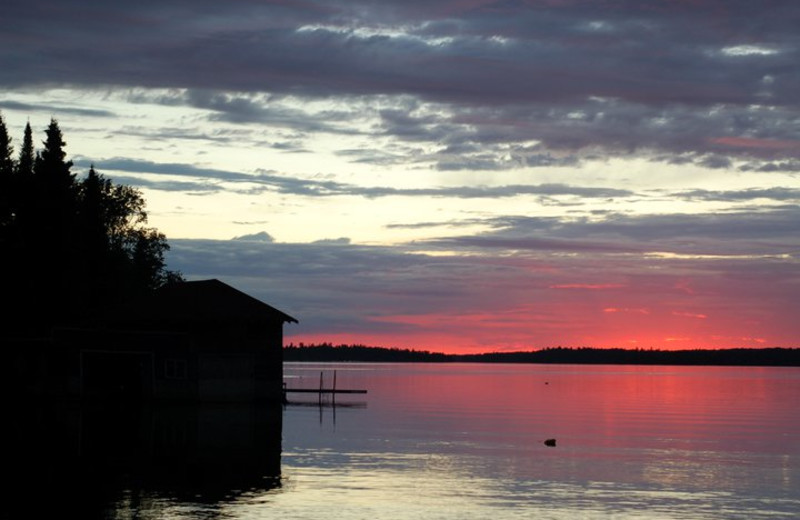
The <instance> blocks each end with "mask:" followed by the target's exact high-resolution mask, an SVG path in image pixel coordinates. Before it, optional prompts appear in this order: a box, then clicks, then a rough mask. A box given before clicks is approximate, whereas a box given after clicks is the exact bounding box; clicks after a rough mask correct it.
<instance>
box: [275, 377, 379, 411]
mask: <svg viewBox="0 0 800 520" xmlns="http://www.w3.org/2000/svg"><path fill="white" fill-rule="evenodd" d="M289 393H295V394H318V395H319V400H320V402H322V396H323V395H331V396H333V399H334V400H335V399H336V394H366V393H367V391H366V390H360V389H352V388H336V371H335V370H334V371H333V386H331V387H329V388H325V385H324V378H323V373H322V372H320V373H319V388H289V387H287V386H286V383H283V402H284V403H286V402H288V399H287V398H286V394H289Z"/></svg>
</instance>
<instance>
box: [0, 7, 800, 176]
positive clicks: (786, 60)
mask: <svg viewBox="0 0 800 520" xmlns="http://www.w3.org/2000/svg"><path fill="white" fill-rule="evenodd" d="M799 11H800V9H798V8H797V5H796V4H795V3H794V2H791V1H786V0H765V1H763V2H758V3H757V4H754V3H753V2H746V1H741V0H730V1H727V2H725V3H724V4H722V3H720V2H719V1H717V0H699V1H695V2H691V3H675V2H668V1H657V2H647V3H646V4H643V3H642V2H637V1H634V0H613V1H611V0H608V1H591V2H590V1H586V0H570V1H566V2H534V1H532V2H513V3H509V2H491V1H490V2H479V3H476V2H465V1H448V2H436V3H433V4H430V5H429V4H427V3H418V2H405V1H394V2H392V1H390V2H381V3H380V4H375V3H373V2H370V1H366V0H363V1H355V2H327V1H326V2H317V1H311V0H310V1H308V2H293V3H286V2H259V3H253V2H226V3H211V2H207V1H198V2H170V3H168V4H164V3H163V2H151V1H142V2H135V3H106V4H101V3H97V2H93V1H90V0H66V1H64V2H60V3H59V4H58V6H54V4H52V3H51V2H44V0H32V1H31V2H26V3H25V4H20V3H14V5H12V6H11V7H9V8H6V9H5V10H4V31H3V32H2V34H0V45H2V46H3V48H6V49H14V52H7V53H4V54H3V55H2V56H0V86H3V87H5V88H6V89H15V90H24V89H28V88H39V87H46V86H59V85H77V86H86V87H92V88H95V87H101V86H111V87H125V88H128V87H143V88H153V87H158V88H174V89H182V92H183V93H182V94H181V96H182V97H183V99H182V100H180V102H181V103H188V104H190V105H193V106H196V107H198V108H203V109H204V110H208V111H210V116H209V117H210V118H211V119H213V120H217V121H225V122H234V123H252V124H275V125H283V126H290V127H292V126H297V127H298V128H301V127H303V128H306V129H308V131H336V132H347V131H351V132H352V131H360V130H356V129H354V128H352V127H349V126H348V125H346V124H335V123H332V121H335V120H336V118H337V117H341V116H343V115H345V114H344V113H339V114H337V113H334V112H332V113H330V114H326V115H325V116H324V117H318V118H310V117H308V114H303V113H302V110H296V109H295V110H288V109H287V108H286V107H285V106H281V105H280V103H279V100H280V99H281V98H282V97H285V96H294V97H299V98H308V97H314V98H316V99H330V98H334V97H336V98H338V99H349V100H351V101H352V100H362V102H365V103H366V104H372V105H373V110H374V111H376V112H377V113H378V114H379V116H380V120H381V125H380V127H379V128H378V130H379V131H382V132H384V133H386V134H388V135H391V136H393V137H395V138H397V139H399V140H409V141H419V140H421V139H424V140H426V142H442V143H447V141H448V139H449V140H450V142H473V143H476V144H479V145H484V146H485V145H490V144H491V143H497V142H501V140H502V141H505V142H510V143H524V142H526V141H530V140H536V141H539V142H540V143H542V144H543V146H544V147H545V149H544V150H542V151H540V153H538V154H536V155H533V156H531V157H530V158H528V161H529V162H534V163H535V162H537V161H541V160H545V159H546V158H547V157H548V155H546V152H547V151H548V150H570V151H578V150H585V149H589V148H595V149H600V150H606V153H612V154H630V153H645V152H646V151H648V150H654V151H656V152H658V151H664V152H667V153H668V154H680V153H691V154H699V156H698V157H697V159H696V162H697V163H698V164H705V165H707V166H711V167H723V166H727V165H730V164H731V163H730V162H728V161H730V159H729V158H731V157H748V158H756V159H758V161H760V162H763V163H768V164H772V165H778V164H782V163H781V162H780V159H788V158H792V159H797V158H798V156H800V146H798V142H799V141H800V130H798V128H800V124H798V123H799V122H800V109H798V106H800V94H798V93H799V92H800V71H798V67H797V66H796V63H798V62H800V37H798V34H797V31H796V27H797V26H798V25H799V24H800V14H799ZM386 97H390V98H405V99H410V100H412V101H413V102H415V103H422V104H429V105H434V106H441V107H445V108H446V109H447V110H446V111H445V112H441V115H439V116H435V115H432V114H433V112H427V113H422V112H420V113H412V112H405V113H404V112H402V111H397V110H394V111H393V110H392V109H385V107H381V106H379V104H378V103H376V102H375V101H374V99H377V98H386ZM370 99H372V100H373V101H370ZM365 100H366V101H365ZM173 101H174V100H173ZM350 115H351V116H352V114H350ZM437 136H439V137H441V136H444V137H445V138H444V139H439V140H437ZM730 137H735V138H740V140H739V141H731V140H730V139H727V138H730ZM521 164H524V157H523V161H522V163H521ZM439 167H440V168H443V169H458V168H467V167H473V168H474V167H478V168H486V169H497V168H498V167H500V166H498V160H497V154H492V153H491V151H489V152H487V153H486V154H485V155H484V156H481V155H476V156H473V157H467V158H466V159H465V160H464V161H462V162H460V163H458V162H454V161H453V160H448V159H447V158H446V157H443V158H441V160H440V161H439Z"/></svg>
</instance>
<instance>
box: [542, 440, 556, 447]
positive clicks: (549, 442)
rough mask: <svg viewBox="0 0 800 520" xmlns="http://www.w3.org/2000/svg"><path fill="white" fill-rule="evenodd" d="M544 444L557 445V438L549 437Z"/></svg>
mask: <svg viewBox="0 0 800 520" xmlns="http://www.w3.org/2000/svg"><path fill="white" fill-rule="evenodd" d="M544 445H545V446H550V447H551V448H552V447H554V446H555V445H556V440H555V439H547V440H546V441H544Z"/></svg>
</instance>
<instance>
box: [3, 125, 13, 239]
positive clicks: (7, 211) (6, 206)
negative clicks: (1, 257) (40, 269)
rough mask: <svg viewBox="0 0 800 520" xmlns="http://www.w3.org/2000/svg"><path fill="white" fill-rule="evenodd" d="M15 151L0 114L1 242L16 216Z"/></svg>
mask: <svg viewBox="0 0 800 520" xmlns="http://www.w3.org/2000/svg"><path fill="white" fill-rule="evenodd" d="M13 154H14V149H13V148H12V147H11V137H9V135H8V127H6V121H5V119H4V118H3V114H0V229H2V230H3V231H2V235H0V240H4V239H5V231H6V228H7V227H8V226H9V225H11V220H12V216H13V214H14V211H13V207H12V202H11V201H12V200H13V194H12V191H13V189H14V185H13V181H14V179H13V177H14V158H13Z"/></svg>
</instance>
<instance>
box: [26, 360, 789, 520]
mask: <svg viewBox="0 0 800 520" xmlns="http://www.w3.org/2000/svg"><path fill="white" fill-rule="evenodd" d="M284 374H285V379H286V382H287V385H288V387H289V388H318V387H319V384H320V377H322V378H323V379H324V384H325V386H331V385H332V384H333V378H334V377H335V378H336V385H337V388H339V389H344V388H352V389H366V390H367V391H368V393H367V394H365V395H360V394H340V395H337V396H336V398H335V399H333V398H332V397H331V396H325V397H323V399H321V400H320V398H319V396H318V395H317V394H295V393H290V394H289V399H290V403H289V404H288V405H286V406H285V407H282V409H278V410H262V409H258V410H253V409H252V408H250V407H234V406H231V407H225V406H217V407H202V408H199V409H198V408H191V409H185V408H174V407H173V408H167V409H156V410H148V411H144V412H138V413H136V414H130V413H120V414H119V417H118V419H115V420H112V421H110V423H111V424H112V425H114V426H113V429H111V430H109V429H108V428H109V426H108V424H109V419H108V417H109V411H108V410H107V409H104V410H97V411H96V412H92V411H87V410H81V412H80V414H79V416H76V415H75V413H74V411H73V412H70V411H63V410H62V411H56V412H53V411H50V412H47V413H46V414H45V415H46V416H49V415H48V414H51V413H55V414H61V415H62V416H63V417H62V419H61V420H60V421H59V422H58V424H59V425H60V426H58V428H62V430H63V429H64V428H67V426H65V425H68V424H70V423H72V424H73V426H74V424H75V423H78V424H79V427H78V432H79V433H78V434H74V433H63V432H62V434H59V435H57V438H58V439H59V442H60V443H61V444H63V445H64V446H62V448H63V450H62V451H53V450H51V452H50V454H49V455H47V456H45V455H41V458H43V459H44V460H40V461H39V462H38V464H39V466H36V465H34V464H33V463H31V464H30V467H32V468H33V467H38V468H40V469H39V470H32V469H31V470H30V473H32V474H29V475H24V477H25V479H21V481H22V482H31V481H36V482H39V484H38V485H37V486H34V487H33V489H32V491H33V496H32V497H28V496H27V495H25V496H24V497H23V496H20V498H19V501H20V502H21V504H22V508H23V510H25V507H26V505H27V506H28V509H27V511H28V512H31V511H32V510H33V509H31V504H30V503H31V502H32V501H33V502H36V503H35V505H36V507H39V506H44V505H47V506H49V507H50V508H51V509H52V510H58V511H60V512H61V513H64V514H66V513H74V512H78V513H80V514H81V517H82V518H90V517H96V518H113V519H134V518H135V519H156V518H158V519H195V518H203V519H206V518H208V519H211V518H214V519H216V518H225V519H269V518H280V519H310V518H341V519H370V520H378V519H383V518H386V519H393V520H394V519H406V518H415V519H423V518H424V519H436V518H442V519H450V518H452V519H473V518H474V519H486V518H494V519H505V518H509V519H512V518H550V519H562V518H563V519H574V518H590V519H591V518H598V519H600V518H617V519H634V518H636V519H660V518H663V519H703V518H709V519H711V518H713V519H717V518H731V519H733V518H741V519H758V518H770V519H775V518H798V517H800V413H798V401H799V400H800V369H797V368H760V367H742V368H739V367H677V366H611V365H602V366H595V365H505V364H445V363H443V364H417V363H412V364H361V363H352V364H346V363H342V364H314V363H286V364H285V367H284ZM37 414H38V415H37V416H36V417H31V418H28V419H26V421H27V422H26V423H25V424H41V417H42V412H41V411H39V412H37ZM276 416H277V417H276ZM76 417H77V418H76ZM37 418H38V419H37ZM36 421H39V423H37V422H36ZM98 424H99V425H98ZM53 428H55V427H53ZM53 428H50V431H53ZM276 429H277V430H279V431H282V435H276V434H275V431H276ZM39 430H41V428H38V429H37V431H39ZM69 432H73V430H69ZM115 432H116V433H115ZM548 439H553V440H555V446H548V445H547V444H546V443H545V441H546V440H548ZM20 442H28V443H32V444H33V443H46V442H47V440H46V439H35V440H31V439H30V438H29V436H28V437H25V438H24V439H23V440H21V441H20ZM51 444H52V443H51ZM75 450H77V452H78V456H77V457H71V456H70V457H67V456H60V455H54V453H62V452H69V453H72V452H74V451H75ZM93 453H95V455H96V456H93V455H92V454H93ZM110 454H112V455H110ZM87 461H92V462H87ZM98 461H100V462H98ZM70 464H71V465H72V470H70V469H69V468H70ZM76 465H77V466H76ZM42 467H45V468H46V470H47V475H48V477H47V478H46V479H41V478H39V477H41V476H42V475H41V473H42V470H41V468H42ZM65 468H66V469H65ZM36 478H39V480H35V479H36ZM26 479H27V480H26ZM32 479H33V480H32ZM27 487H28V489H30V487H31V486H27ZM37 497H38V499H39V500H38V501H37ZM34 516H35V515H27V516H26V518H32V517H34ZM67 516H68V515H67Z"/></svg>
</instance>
